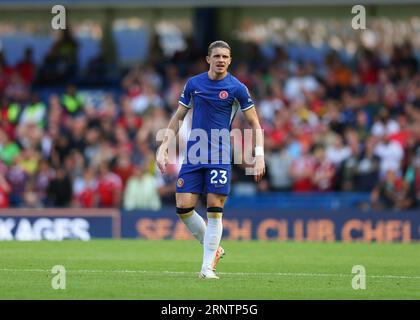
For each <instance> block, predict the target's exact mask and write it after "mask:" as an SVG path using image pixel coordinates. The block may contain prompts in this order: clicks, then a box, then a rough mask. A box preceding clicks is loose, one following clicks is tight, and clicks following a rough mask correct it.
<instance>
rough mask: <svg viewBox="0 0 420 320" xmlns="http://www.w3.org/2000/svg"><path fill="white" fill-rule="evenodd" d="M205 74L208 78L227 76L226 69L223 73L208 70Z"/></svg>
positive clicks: (218, 78) (214, 78) (220, 78)
mask: <svg viewBox="0 0 420 320" xmlns="http://www.w3.org/2000/svg"><path fill="white" fill-rule="evenodd" d="M207 74H208V75H209V79H210V80H222V79H223V78H224V77H226V76H227V74H228V72H227V71H226V72H224V73H216V72H214V71H211V70H209V71H208V72H207Z"/></svg>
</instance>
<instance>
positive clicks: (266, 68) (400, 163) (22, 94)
mask: <svg viewBox="0 0 420 320" xmlns="http://www.w3.org/2000/svg"><path fill="white" fill-rule="evenodd" d="M66 39H67V38H64V40H63V39H62V40H60V41H61V42H59V43H58V44H56V45H54V46H53V48H52V52H51V53H50V54H49V55H47V57H46V61H45V63H44V65H42V66H36V65H35V64H34V63H33V61H32V52H31V49H28V50H27V51H26V53H25V57H24V59H23V60H22V61H21V62H20V63H19V64H17V65H16V66H9V65H7V64H6V63H5V59H4V57H2V56H0V98H1V100H0V103H1V122H0V160H1V162H0V207H3V208H5V207H27V208H41V207H69V206H73V207H86V208H89V207H124V208H126V209H136V208H138V209H151V210H158V209H159V208H160V207H161V206H162V205H163V204H174V203H175V197H174V193H175V182H176V179H177V173H178V170H179V167H180V166H179V165H170V166H169V168H168V174H166V175H161V174H160V173H159V172H158V170H156V166H155V163H154V161H155V151H156V148H157V145H158V142H157V140H156V134H157V132H158V131H159V129H161V128H164V127H165V126H166V125H167V123H168V121H169V118H170V116H171V115H172V113H173V112H174V110H175V109H176V108H177V105H178V99H179V96H180V94H181V91H182V89H183V87H184V84H185V81H186V79H187V78H188V77H189V76H192V75H195V74H197V73H200V72H204V71H206V70H207V69H208V67H207V65H206V63H205V59H204V56H202V55H201V54H199V53H198V52H197V50H195V49H194V48H193V47H191V46H189V47H188V49H187V50H185V51H183V52H178V53H176V54H175V55H174V56H173V57H172V58H168V59H165V58H163V55H162V54H161V52H160V51H159V47H158V46H156V45H154V46H152V50H151V52H150V57H151V58H150V59H149V60H148V61H147V62H146V63H144V64H142V65H141V66H136V67H133V68H132V69H130V70H129V71H128V72H127V73H126V74H125V75H124V76H123V77H122V79H121V85H120V88H119V90H120V91H121V92H122V94H119V95H115V94H111V93H109V94H105V95H104V98H103V99H102V100H101V101H100V103H99V104H98V105H94V104H92V103H89V102H88V101H89V99H88V98H89V97H88V95H86V94H81V89H80V88H78V87H77V86H76V85H74V84H68V85H67V86H66V88H65V92H64V93H62V94H59V93H58V92H57V93H52V94H50V95H49V96H48V97H47V98H46V99H43V98H41V97H40V95H39V92H38V91H37V90H34V89H33V87H32V84H33V83H34V81H36V80H37V79H39V77H44V78H45V77H48V79H50V80H51V79H60V75H61V76H62V74H66V72H69V73H71V72H73V71H72V70H74V68H75V66H74V64H75V59H74V57H75V54H74V52H75V50H76V48H77V46H76V44H75V43H74V42H73V40H71V39H70V40H69V39H67V40H66ZM246 52H247V54H248V57H247V58H246V59H245V60H243V61H235V60H234V64H233V65H232V69H231V72H232V74H234V75H235V76H236V77H237V78H238V79H239V80H240V81H242V82H243V83H244V84H245V85H246V86H247V87H248V88H249V90H250V92H251V95H252V97H253V99H254V102H255V104H256V107H257V111H258V113H259V116H260V118H261V123H262V126H263V128H264V130H265V150H266V164H267V174H266V176H265V179H264V180H263V181H261V182H260V183H259V184H258V185H256V184H254V183H253V178H252V177H251V176H247V175H245V173H244V172H245V168H244V167H242V166H240V165H235V166H234V169H233V176H232V189H233V191H234V192H236V193H240V192H250V190H251V192H269V191H294V192H328V191H357V192H369V193H370V194H371V202H370V204H369V205H370V206H371V207H373V208H375V209H382V208H393V209H408V208H414V207H416V206H418V205H419V201H420V144H419V142H420V72H419V61H418V60H417V59H416V56H415V53H414V50H413V48H412V46H411V45H410V42H405V43H404V44H402V45H398V46H397V45H396V46H395V48H394V50H393V52H392V55H391V56H389V57H384V56H383V55H381V52H379V51H375V50H367V49H364V48H362V47H360V48H359V50H358V51H357V52H356V54H355V56H354V58H353V60H352V61H351V62H347V63H344V62H343V59H341V58H340V55H339V54H338V53H337V52H334V51H331V53H330V54H328V55H327V56H326V57H325V61H323V63H321V64H315V63H312V62H308V61H296V60H292V59H290V58H289V56H288V55H287V52H286V51H285V50H284V49H283V48H282V47H277V48H276V52H275V55H274V56H272V57H270V58H267V57H265V56H263V55H262V51H261V50H259V49H258V47H257V46H255V45H249V46H247V48H246ZM233 56H234V57H235V52H233ZM157 57H162V58H157ZM48 66H49V67H48ZM51 66H54V67H51ZM47 71H48V72H47ZM46 72H47V73H46ZM54 72H60V74H54ZM63 72H64V73H63ZM57 81H59V80H57ZM233 127H237V128H246V127H247V124H246V122H245V121H244V118H243V116H242V115H241V114H240V113H238V115H237V117H236V118H235V121H234V123H233ZM235 151H236V150H235ZM176 156H177V157H182V154H178V155H176Z"/></svg>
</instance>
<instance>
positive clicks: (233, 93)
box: [179, 72, 254, 164]
mask: <svg viewBox="0 0 420 320" xmlns="http://www.w3.org/2000/svg"><path fill="white" fill-rule="evenodd" d="M179 103H180V104H182V105H183V106H185V107H186V108H189V109H192V112H193V114H192V125H191V134H190V136H189V139H188V142H187V148H186V154H185V160H186V163H187V164H190V163H191V164H206V163H211V164H217V163H223V164H228V163H229V164H230V163H231V161H232V156H231V143H230V136H229V135H230V130H231V126H232V121H233V119H234V117H235V114H236V112H237V111H238V109H239V108H240V109H241V110H242V111H245V110H248V109H250V108H252V107H253V106H254V103H253V101H252V99H251V96H250V94H249V91H248V89H247V87H246V86H245V85H244V84H243V83H241V82H240V81H239V80H238V79H237V78H235V77H234V76H232V75H231V74H230V73H228V74H227V75H226V77H224V78H223V79H221V80H212V79H210V78H209V76H208V73H207V72H204V73H201V74H199V75H197V76H195V77H192V78H190V79H188V81H187V83H186V84H185V87H184V91H183V93H182V94H181V97H180V99H179Z"/></svg>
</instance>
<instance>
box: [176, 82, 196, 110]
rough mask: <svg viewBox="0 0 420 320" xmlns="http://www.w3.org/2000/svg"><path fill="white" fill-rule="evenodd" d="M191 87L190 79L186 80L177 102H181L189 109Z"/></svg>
mask: <svg viewBox="0 0 420 320" xmlns="http://www.w3.org/2000/svg"><path fill="white" fill-rule="evenodd" d="M192 92H193V88H192V84H191V79H189V80H188V81H187V83H186V84H185V86H184V90H183V91H182V93H181V96H180V97H179V101H178V102H179V103H180V104H182V105H183V106H184V107H186V108H188V109H191V108H192V104H190V103H191V96H192Z"/></svg>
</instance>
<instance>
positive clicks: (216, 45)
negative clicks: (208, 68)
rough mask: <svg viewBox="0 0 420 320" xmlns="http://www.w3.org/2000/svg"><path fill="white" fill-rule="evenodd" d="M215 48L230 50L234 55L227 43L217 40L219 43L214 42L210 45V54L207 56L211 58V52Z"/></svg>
mask: <svg viewBox="0 0 420 320" xmlns="http://www.w3.org/2000/svg"><path fill="white" fill-rule="evenodd" d="M214 48H225V49H229V52H230V54H231V55H232V49H231V48H230V46H229V44H228V43H227V42H225V41H222V40H217V41H214V42H212V43H210V45H209V49H208V52H207V54H208V55H209V56H211V51H212V50H213V49H214Z"/></svg>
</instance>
